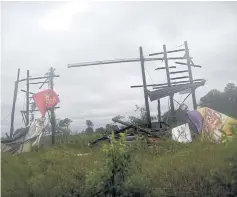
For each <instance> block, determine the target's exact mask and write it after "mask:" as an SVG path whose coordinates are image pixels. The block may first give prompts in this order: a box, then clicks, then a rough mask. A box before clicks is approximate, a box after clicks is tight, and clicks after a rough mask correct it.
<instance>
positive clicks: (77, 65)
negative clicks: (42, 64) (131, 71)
mask: <svg viewBox="0 0 237 197" xmlns="http://www.w3.org/2000/svg"><path fill="white" fill-rule="evenodd" d="M168 59H169V60H178V59H185V58H184V57H170V58H168ZM143 60H144V61H156V60H164V58H143ZM140 61H141V59H140V58H132V59H118V60H104V61H95V62H84V63H76V64H68V68H73V67H84V66H96V65H103V64H118V63H128V62H140Z"/></svg>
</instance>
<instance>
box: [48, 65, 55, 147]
mask: <svg viewBox="0 0 237 197" xmlns="http://www.w3.org/2000/svg"><path fill="white" fill-rule="evenodd" d="M54 76H55V74H54V69H53V68H52V67H51V68H50V71H49V86H50V89H51V90H53V89H54V82H53V78H54ZM50 112H51V125H52V145H54V144H55V133H56V122H55V111H54V107H52V108H51V109H50Z"/></svg>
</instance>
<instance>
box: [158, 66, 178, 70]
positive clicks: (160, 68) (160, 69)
mask: <svg viewBox="0 0 237 197" xmlns="http://www.w3.org/2000/svg"><path fill="white" fill-rule="evenodd" d="M169 68H176V66H169ZM161 69H166V67H159V68H156V69H155V70H161Z"/></svg>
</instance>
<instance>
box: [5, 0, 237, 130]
mask: <svg viewBox="0 0 237 197" xmlns="http://www.w3.org/2000/svg"><path fill="white" fill-rule="evenodd" d="M1 3H2V6H1V14H2V15H1V39H2V42H1V53H2V54H1V55H2V62H1V80H2V81H1V82H2V83H1V110H2V111H1V112H2V113H1V115H2V117H1V119H2V121H1V129H2V132H7V131H8V130H9V125H10V116H9V114H10V112H11V106H12V97H13V89H14V81H15V79H16V74H17V69H18V68H20V69H21V75H20V76H21V78H24V77H26V70H27V69H29V70H30V75H32V76H42V75H44V74H45V73H46V72H47V70H48V68H49V67H50V66H51V65H52V66H53V67H54V68H56V73H57V74H59V75H60V78H57V79H56V80H55V90H56V91H57V93H58V94H59V95H60V101H61V102H60V107H61V108H60V109H58V110H57V112H56V113H57V117H58V118H65V117H68V118H70V119H72V120H73V121H74V122H73V129H76V128H78V130H81V129H83V128H84V127H85V120H87V119H90V120H92V121H93V122H94V124H95V126H96V127H99V126H103V125H105V124H106V123H108V122H111V118H112V117H114V116H116V115H118V114H120V115H126V116H128V115H136V113H135V112H134V110H135V105H136V104H137V105H140V106H141V105H144V99H143V90H142V89H140V88H138V89H131V88H130V86H131V85H138V84H141V83H142V77H141V69H140V68H141V66H140V64H139V63H126V64H115V65H103V66H94V67H84V68H70V69H69V68H67V64H69V63H77V62H84V61H94V60H105V59H114V58H130V57H138V56H139V46H142V47H143V50H144V54H145V55H147V54H149V53H153V52H159V51H161V50H162V45H163V44H166V45H167V49H173V48H177V46H180V45H182V44H183V42H184V41H185V40H187V41H188V44H189V48H190V54H191V56H192V57H193V60H194V62H195V63H196V64H200V65H202V66H203V68H202V69H198V68H196V69H193V75H194V78H205V79H206V80H207V83H206V85H205V86H204V87H200V88H199V89H198V90H197V99H198V100H199V99H200V97H202V96H204V95H205V94H206V93H207V92H208V91H209V90H211V89H213V88H217V89H220V90H223V88H224V86H225V84H227V83H228V82H234V83H237V77H236V74H237V56H236V52H237V41H236V35H237V2H122V1H121V2H89V1H87V2H82V1H78V2H77V3H76V2H74V3H73V2H72V3H69V2H65V3H64V2H1ZM162 64H163V63H162V62H152V63H151V62H150V63H146V70H147V71H148V72H147V83H148V84H150V83H153V82H154V83H165V82H166V76H165V73H164V71H154V68H156V67H158V66H161V65H162ZM171 64H172V62H171ZM148 73H149V75H150V76H149V75H148ZM24 88H25V84H24V83H22V84H21V85H20V87H19V89H24ZM31 91H34V92H36V91H37V86H34V87H33V86H32V87H31ZM184 97H185V95H184V96H182V97H181V96H180V95H176V96H175V98H176V99H177V100H181V99H182V98H184ZM24 99H25V95H24V93H22V92H19V94H18V98H17V106H16V120H15V125H16V127H19V126H23V122H22V120H21V116H20V112H19V111H20V110H21V109H22V108H24ZM161 103H162V110H163V112H164V111H166V110H167V109H168V102H167V99H162V100H161ZM190 103H191V98H190V99H189V100H187V104H188V105H189V106H190V109H191V107H192V105H190ZM156 105H157V103H156V102H152V103H150V108H151V112H152V113H153V114H155V113H156ZM137 115H138V114H137ZM3 119H4V120H3Z"/></svg>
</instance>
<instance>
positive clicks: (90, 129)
mask: <svg viewBox="0 0 237 197" xmlns="http://www.w3.org/2000/svg"><path fill="white" fill-rule="evenodd" d="M86 125H87V129H86V131H85V132H86V133H93V132H94V129H93V127H94V124H93V122H92V121H91V120H86Z"/></svg>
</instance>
